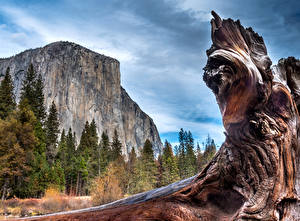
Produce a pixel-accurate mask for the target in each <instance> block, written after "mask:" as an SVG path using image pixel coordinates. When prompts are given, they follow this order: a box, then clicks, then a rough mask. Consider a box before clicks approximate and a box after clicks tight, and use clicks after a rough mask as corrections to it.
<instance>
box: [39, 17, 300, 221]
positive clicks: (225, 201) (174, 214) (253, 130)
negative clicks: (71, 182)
mask: <svg viewBox="0 0 300 221" xmlns="http://www.w3.org/2000/svg"><path fill="white" fill-rule="evenodd" d="M212 14H213V16H214V19H212V21H211V26H212V36H211V37H212V42H213V44H212V46H211V48H210V49H209V50H207V55H208V61H207V65H206V67H205V68H204V70H205V73H204V76H203V79H204V81H205V82H206V84H207V86H208V87H209V88H211V89H212V91H213V92H214V94H215V96H216V99H217V102H218V105H219V108H220V111H221V114H222V118H223V124H224V127H225V130H226V132H225V134H226V140H225V142H224V143H223V145H222V146H221V148H220V150H219V151H218V153H217V154H216V155H215V157H214V158H213V160H212V161H211V162H210V163H209V164H208V165H207V166H206V167H205V169H204V170H203V171H202V172H201V173H200V174H199V175H197V176H195V177H192V178H189V179H187V180H184V181H180V182H177V183H174V184H171V185H169V186H167V187H163V188H159V189H156V190H152V191H149V192H146V193H142V194H138V195H136V196H133V197H131V198H128V199H125V200H121V201H117V202H114V203H112V204H108V205H104V206H100V207H97V208H93V209H88V210H84V211H75V212H72V213H69V214H60V215H59V214H58V215H56V216H47V217H43V218H42V219H44V220H59V219H63V220H72V219H78V220H84V219H88V220H178V221H179V220H182V221H183V220H289V221H290V220H300V209H299V208H300V207H299V193H300V188H299V187H300V186H299V181H300V175H299V171H298V170H299V165H300V164H299V153H300V151H299V138H300V136H299V132H300V130H299V114H298V110H297V105H299V104H300V99H299V97H300V96H299V95H300V90H299V87H300V84H298V82H300V81H299V79H300V75H299V73H300V61H297V60H296V59H294V58H288V59H286V60H282V61H281V63H279V64H278V66H275V67H274V68H273V70H272V69H271V68H270V66H271V61H270V59H269V57H268V55H267V50H266V47H265V44H264V41H263V39H262V37H260V36H259V35H258V34H257V33H255V32H254V31H253V30H252V29H251V28H247V29H244V28H243V27H242V26H241V25H240V22H239V21H233V20H231V19H227V20H222V19H221V18H220V17H219V16H218V15H217V14H216V13H214V12H212ZM296 104H297V105H296Z"/></svg>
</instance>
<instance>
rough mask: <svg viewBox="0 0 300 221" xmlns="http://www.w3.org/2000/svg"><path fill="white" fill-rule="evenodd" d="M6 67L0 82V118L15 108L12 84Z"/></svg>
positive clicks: (3, 117)
mask: <svg viewBox="0 0 300 221" xmlns="http://www.w3.org/2000/svg"><path fill="white" fill-rule="evenodd" d="M9 71H10V69H9V68H7V69H6V73H5V76H4V79H3V80H2V82H1V84H0V118H1V119H5V118H6V117H7V116H8V115H9V114H10V113H11V112H12V111H13V110H15V109H16V102H15V95H14V86H13V83H12V80H11V76H10V73H9Z"/></svg>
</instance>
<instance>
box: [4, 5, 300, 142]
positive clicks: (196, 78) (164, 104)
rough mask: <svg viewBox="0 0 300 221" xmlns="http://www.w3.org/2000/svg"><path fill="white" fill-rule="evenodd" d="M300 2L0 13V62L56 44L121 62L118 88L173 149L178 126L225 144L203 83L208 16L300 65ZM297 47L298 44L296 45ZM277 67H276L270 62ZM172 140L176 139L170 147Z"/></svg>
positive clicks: (35, 8) (9, 9)
mask: <svg viewBox="0 0 300 221" xmlns="http://www.w3.org/2000/svg"><path fill="white" fill-rule="evenodd" d="M299 4H300V3H298V1H289V0H288V1H287V2H282V1H279V0H277V1H270V0H266V1H260V0H251V1H250V0H246V1H243V4H241V3H240V1H238V0H230V1H226V2H225V1H215V0H210V1H198V0H185V1H184V0H181V1H179V0H165V1H162V0H147V1H139V0H127V1H123V0H112V1H105V0H100V1H96V0H85V1H84V2H82V1H79V0H77V1H76V0H64V1H55V0H54V1H51V2H50V1H18V4H16V3H14V2H13V1H11V2H6V3H4V4H2V5H1V6H0V44H1V48H0V57H5V56H11V55H13V54H16V53H18V52H21V51H22V50H25V49H27V48H34V47H40V46H43V45H45V44H48V43H51V42H53V41H58V40H67V41H73V42H76V43H78V44H81V45H83V46H85V47H87V48H90V49H92V50H94V51H97V52H99V53H101V54H105V55H108V56H111V57H115V58H117V59H118V60H120V62H121V83H122V85H123V87H124V88H125V89H126V90H127V91H128V93H129V95H130V96H131V97H132V98H133V99H134V100H135V101H136V102H137V103H138V104H139V105H140V107H141V108H142V109H143V110H144V111H145V112H146V113H147V114H149V115H150V116H151V117H152V118H153V119H154V122H155V123H156V125H157V126H158V130H159V131H160V133H161V135H162V138H163V139H165V138H168V137H169V139H171V140H172V142H176V139H175V138H176V136H175V135H176V134H177V132H178V130H179V129H180V128H181V127H183V128H184V129H185V130H191V132H192V133H193V134H194V137H195V138H196V139H197V140H199V141H200V142H201V139H203V140H204V138H205V137H206V135H207V134H208V133H210V135H211V136H212V137H213V138H215V139H216V140H217V143H218V144H219V145H220V144H221V143H222V141H223V140H224V135H223V130H224V129H223V126H222V122H221V116H220V113H219V110H218V106H217V104H216V101H215V98H214V96H213V94H212V92H211V91H210V90H209V89H208V88H207V87H206V85H205V84H204V82H203V80H202V73H203V70H202V68H203V67H204V65H205V63H206V54H205V51H206V49H208V48H209V47H210V44H211V41H210V23H209V21H210V18H211V16H210V11H211V10H215V11H217V12H218V13H219V14H220V15H221V16H222V17H224V18H227V17H231V18H234V19H240V20H241V23H242V24H243V25H245V26H252V27H253V28H254V30H255V31H257V32H258V33H259V34H261V35H263V37H264V39H265V41H266V44H267V47H268V50H269V54H270V56H271V58H272V59H273V61H276V60H277V59H279V58H280V57H286V56H288V55H294V56H296V57H298V58H299V51H300V50H299V49H300V44H298V43H297V42H296V39H298V38H299V36H300V27H299V25H300V22H299V21H300V19H299V18H300V12H299V9H300V7H299V6H300V5H299ZM294 42H295V43H294ZM275 63H276V62H275ZM174 139H175V140H174Z"/></svg>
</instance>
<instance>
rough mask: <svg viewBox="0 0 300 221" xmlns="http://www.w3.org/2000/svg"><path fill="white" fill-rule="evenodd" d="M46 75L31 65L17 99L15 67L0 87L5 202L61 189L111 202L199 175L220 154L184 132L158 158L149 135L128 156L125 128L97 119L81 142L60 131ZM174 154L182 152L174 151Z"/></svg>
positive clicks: (210, 142)
mask: <svg viewBox="0 0 300 221" xmlns="http://www.w3.org/2000/svg"><path fill="white" fill-rule="evenodd" d="M43 89H44V83H43V80H42V76H41V74H38V73H36V71H35V70H34V68H33V65H32V64H30V65H29V67H28V70H27V71H26V73H25V77H24V80H23V82H22V88H21V94H20V101H19V102H18V104H17V102H16V99H15V95H14V87H13V82H12V79H11V75H10V70H9V68H8V69H7V70H6V73H5V76H4V79H3V80H2V81H1V84H0V186H1V190H0V191H1V197H2V200H4V199H6V198H10V197H19V198H28V197H41V196H43V194H44V192H45V190H46V189H47V188H49V187H53V186H55V187H56V188H58V189H59V190H60V191H63V192H65V193H67V194H70V195H76V196H79V195H92V196H94V197H93V199H94V201H95V202H94V203H95V204H101V203H107V202H110V201H112V200H116V199H119V198H121V197H123V196H124V195H131V194H135V193H139V192H143V191H147V190H150V189H154V188H157V187H161V186H164V185H168V184H170V183H172V182H175V181H178V180H181V179H185V178H188V177H190V176H193V175H195V174H196V173H197V172H199V171H200V170H201V169H202V168H203V167H204V166H205V165H206V164H207V163H208V162H209V161H210V160H211V158H212V157H213V155H214V154H215V152H216V145H215V143H214V140H213V139H211V138H210V137H209V136H208V137H207V139H206V141H205V143H204V144H203V145H204V149H205V150H204V152H202V151H201V148H200V146H199V144H197V146H196V147H195V144H194V139H193V136H192V133H191V132H190V131H184V130H183V129H181V130H180V131H179V135H178V137H179V145H178V146H175V147H174V148H173V147H172V146H171V144H170V143H169V142H168V141H165V144H164V148H163V150H162V152H161V153H160V154H159V156H158V157H155V156H154V152H153V148H152V144H151V142H150V141H149V140H146V141H145V143H144V145H143V147H141V148H140V149H137V148H132V149H131V152H130V153H129V154H128V157H127V160H125V156H124V155H123V153H122V143H121V142H120V140H119V135H118V131H117V130H115V131H114V134H113V136H112V137H109V136H108V135H107V133H106V132H103V133H102V134H101V136H100V137H99V135H98V134H97V125H96V123H95V121H94V120H92V121H91V122H86V123H85V126H84V129H83V131H82V133H81V136H80V142H79V144H77V143H76V140H77V138H76V134H75V133H74V132H73V131H72V128H69V129H68V131H65V130H64V129H63V130H62V131H61V132H60V130H59V125H60V122H59V119H58V112H57V108H56V105H55V103H54V101H53V102H52V104H51V106H50V108H49V111H48V113H47V111H46V108H45V106H44V94H43ZM173 151H175V152H173Z"/></svg>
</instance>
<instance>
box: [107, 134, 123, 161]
mask: <svg viewBox="0 0 300 221" xmlns="http://www.w3.org/2000/svg"><path fill="white" fill-rule="evenodd" d="M121 158H123V156H122V144H121V142H120V141H119V135H118V132H117V130H116V129H115V131H114V136H113V139H112V143H111V156H110V160H111V161H115V160H118V159H121Z"/></svg>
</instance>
